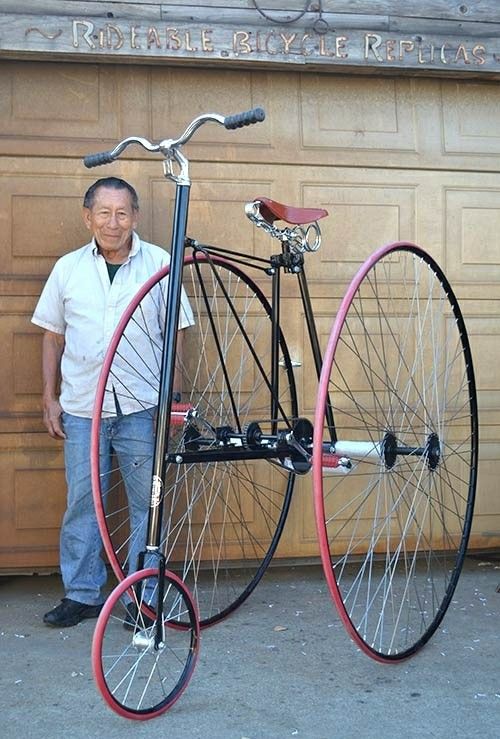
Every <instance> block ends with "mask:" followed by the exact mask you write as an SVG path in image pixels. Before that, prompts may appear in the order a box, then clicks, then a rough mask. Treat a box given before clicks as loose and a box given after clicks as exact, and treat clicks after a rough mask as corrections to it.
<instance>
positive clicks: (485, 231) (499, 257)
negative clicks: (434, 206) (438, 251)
mask: <svg viewBox="0 0 500 739" xmlns="http://www.w3.org/2000/svg"><path fill="white" fill-rule="evenodd" d="M464 179H467V180H468V183H469V184H468V186H467V185H465V184H464V185H463V186H462V187H460V188H454V187H445V189H444V197H445V209H446V241H445V243H446V269H447V274H448V277H449V279H450V280H451V281H454V280H466V281H467V282H470V283H474V282H481V281H484V282H488V283H497V284H498V282H500V251H499V250H498V248H495V246H494V245H495V244H498V236H499V234H500V186H497V187H494V186H489V187H484V186H483V187H482V186H481V184H480V181H478V180H479V178H477V177H476V178H474V179H475V180H476V184H475V185H474V182H473V178H471V177H469V178H464Z"/></svg>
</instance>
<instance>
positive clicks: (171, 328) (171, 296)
mask: <svg viewBox="0 0 500 739" xmlns="http://www.w3.org/2000/svg"><path fill="white" fill-rule="evenodd" d="M189 192H190V185H188V184H179V183H177V185H176V190H175V206H174V219H173V224H172V248H171V253H170V271H169V277H168V286H167V298H166V308H165V315H166V320H165V335H164V337H163V352H162V364H161V373H160V391H159V396H158V412H157V421H156V441H155V450H154V456H153V478H152V483H151V502H150V508H149V518H148V537H147V543H146V548H147V549H151V548H154V549H158V548H159V546H160V539H161V523H162V511H163V506H162V501H163V493H164V484H165V483H164V481H165V476H166V467H167V461H166V459H165V456H166V455H165V449H166V445H167V440H168V436H169V432H170V410H171V407H172V394H173V386H174V375H175V357H176V352H175V350H176V343H177V327H178V324H179V315H180V302H181V292H182V266H183V262H184V241H185V238H186V227H187V217H188V209H189ZM158 487H159V489H158Z"/></svg>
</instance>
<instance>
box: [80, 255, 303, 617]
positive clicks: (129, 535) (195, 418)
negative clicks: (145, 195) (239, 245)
mask: <svg viewBox="0 0 500 739" xmlns="http://www.w3.org/2000/svg"><path fill="white" fill-rule="evenodd" d="M167 279H168V268H166V269H163V270H161V271H160V272H159V273H157V274H156V275H155V276H154V277H152V278H151V279H150V280H149V281H148V282H147V283H146V284H145V285H144V287H143V288H142V289H141V290H140V291H139V293H138V295H137V296H136V297H135V298H134V300H133V301H132V303H131V305H130V306H129V308H128V309H127V311H126V313H125V315H124V316H123V318H122V320H121V322H120V325H119V326H118V329H117V331H116V332H115V335H114V337H113V339H112V341H111V344H110V347H109V350H108V353H107V355H106V358H105V361H104V365H103V372H102V374H101V379H100V382H99V387H98V391H97V398H96V406H95V412H94V420H93V430H92V475H93V489H94V499H95V505H96V510H97V515H98V520H99V523H100V528H101V533H102V536H103V541H104V545H105V548H106V552H107V554H108V558H109V560H110V562H111V565H112V567H113V569H114V571H115V573H116V575H117V577H118V578H123V577H124V574H125V573H126V572H127V570H130V569H133V568H134V567H135V563H133V564H132V565H130V563H129V559H130V556H131V555H130V552H137V551H138V550H141V549H144V543H145V528H146V520H147V513H148V505H149V489H148V490H147V491H138V492H137V491H134V490H133V484H132V483H131V480H132V478H133V475H134V473H135V474H136V473H137V466H142V467H143V468H144V469H146V470H151V456H152V449H153V444H152V441H151V440H150V443H149V446H147V447H146V448H145V450H144V454H143V456H142V457H141V459H137V460H136V461H135V465H134V466H133V468H132V469H130V470H127V469H123V468H122V469H120V466H119V464H118V461H117V463H116V464H114V465H112V466H111V468H108V467H107V466H106V464H105V461H104V459H103V457H100V455H99V436H100V432H101V427H102V426H103V424H104V423H105V418H104V417H105V415H106V411H108V412H111V413H113V412H115V413H116V410H114V409H115V408H116V407H117V406H118V407H119V408H120V409H123V408H125V407H127V408H130V407H131V406H132V407H133V406H136V407H137V408H138V409H139V410H140V409H149V412H150V414H151V416H152V417H155V414H156V402H157V397H158V391H159V375H160V365H161V328H162V327H161V326H160V327H158V325H157V324H158V318H157V316H158V315H163V314H164V303H165V291H166V286H165V283H166V281H167ZM183 286H184V289H185V291H186V294H187V295H188V297H189V301H190V305H191V308H192V311H193V315H194V321H193V320H190V321H187V322H188V323H189V322H190V323H192V324H193V325H190V326H189V327H187V328H184V329H182V331H179V339H178V344H179V345H180V346H179V351H178V353H177V358H176V375H177V378H176V385H177V387H181V388H182V403H180V404H178V405H176V406H174V408H173V413H172V416H171V418H172V427H171V435H170V438H169V441H168V454H169V455H172V456H171V459H174V458H175V459H180V458H181V457H184V456H185V453H186V451H190V450H191V451H192V450H193V448H194V449H198V448H199V446H198V445H197V439H198V438H199V437H201V436H203V437H206V438H210V435H211V434H212V436H213V443H211V444H207V443H206V442H205V445H204V446H203V448H201V447H200V453H201V454H203V450H207V449H212V450H213V449H217V448H218V447H219V446H220V445H221V435H223V434H224V433H226V431H228V430H233V431H236V432H241V433H244V432H245V429H247V428H248V427H249V426H250V424H252V423H254V424H255V423H258V424H259V428H260V429H261V430H262V432H263V433H266V432H267V433H271V431H272V430H274V431H275V429H276V426H279V427H280V428H285V429H286V428H289V427H290V424H291V422H292V421H291V419H292V418H293V417H295V416H296V413H297V411H296V394H295V386H294V380H293V373H292V369H291V362H290V358H289V354H288V350H287V347H286V344H285V341H284V339H283V337H282V336H281V340H280V353H281V356H282V365H283V366H284V369H282V370H280V378H279V379H280V383H279V385H280V386H279V393H278V394H276V393H273V391H272V389H271V385H270V378H271V327H272V322H271V320H270V315H271V308H270V305H269V303H268V301H267V299H266V298H265V297H264V295H263V293H262V292H261V290H260V289H259V288H258V287H257V285H256V284H255V283H254V282H253V281H252V280H251V279H250V278H249V277H248V276H246V275H245V274H244V273H243V272H242V271H241V269H240V268H239V267H238V266H237V265H235V264H231V263H229V262H227V261H226V260H224V259H222V258H219V257H211V258H208V257H206V256H205V255H204V254H202V253H201V252H195V253H194V254H193V256H189V257H186V259H185V263H184V268H183ZM181 334H182V337H181ZM273 400H274V403H273ZM214 429H218V431H217V438H216V437H215V436H214ZM293 482H294V474H293V473H291V472H290V470H288V469H286V467H285V466H284V465H283V464H282V463H278V462H277V461H276V460H269V461H266V460H263V459H260V460H259V459H253V460H252V459H247V460H236V461H230V462H229V461H214V460H213V458H212V460H211V461H208V462H207V461H205V460H204V459H203V458H202V457H200V458H199V459H198V461H194V462H192V463H189V462H188V463H181V464H170V465H169V467H168V470H167V478H166V480H165V484H164V498H163V506H164V510H163V530H162V549H163V552H164V554H165V556H166V559H167V565H168V568H169V569H170V570H173V571H175V572H176V573H178V574H179V576H180V577H181V578H182V579H183V581H184V582H186V584H187V586H188V587H189V589H190V591H191V592H192V594H193V597H194V599H195V602H196V603H197V607H198V610H199V613H200V619H201V623H202V625H203V626H205V625H208V624H211V623H214V622H216V621H218V620H219V619H221V618H222V617H224V616H225V615H227V614H228V613H230V612H231V611H232V610H233V609H234V608H236V606H238V605H239V604H240V603H242V602H243V601H244V600H245V599H246V598H247V597H248V595H249V594H250V593H251V592H252V590H253V589H254V588H255V586H256V585H257V583H258V581H259V580H260V578H261V577H262V575H263V574H264V571H265V569H266V567H267V565H268V564H269V562H270V560H271V558H272V556H273V553H274V551H275V550H276V547H277V544H278V541H279V538H280V535H281V532H282V530H283V526H284V523H285V519H286V516H287V513H288V508H289V505H290V500H291V495H292V489H293ZM127 486H128V487H127ZM124 488H125V490H124ZM141 496H142V498H141ZM139 498H141V499H142V501H143V503H142V514H141V513H140V512H139V513H138V511H137V506H136V507H135V509H134V506H132V504H131V503H130V501H131V500H132V499H135V500H137V499H139ZM139 508H140V505H139ZM134 510H135V512H134ZM131 512H132V513H133V515H134V522H133V523H132V524H131V523H130V518H131V516H130V514H131Z"/></svg>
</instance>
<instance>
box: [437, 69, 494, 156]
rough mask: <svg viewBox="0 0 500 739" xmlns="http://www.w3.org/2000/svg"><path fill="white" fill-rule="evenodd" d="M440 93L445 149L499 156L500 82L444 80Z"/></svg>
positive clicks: (457, 152) (452, 152)
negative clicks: (499, 83) (445, 81)
mask: <svg viewBox="0 0 500 739" xmlns="http://www.w3.org/2000/svg"><path fill="white" fill-rule="evenodd" d="M441 95H442V106H441V110H442V116H443V128H442V130H443V138H444V150H445V152H446V153H449V154H461V155H464V154H482V155H484V156H487V157H491V156H494V155H500V89H499V86H498V83H490V84H486V83H474V82H467V83H464V82H455V83H453V82H448V83H443V84H442V87H441Z"/></svg>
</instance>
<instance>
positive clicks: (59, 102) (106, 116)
mask: <svg viewBox="0 0 500 739" xmlns="http://www.w3.org/2000/svg"><path fill="white" fill-rule="evenodd" d="M0 101H1V102H0V117H1V119H2V133H3V135H8V134H10V135H12V136H36V137H38V138H40V139H50V138H52V137H56V136H57V137H63V138H101V137H111V138H114V137H117V136H118V135H119V134H118V131H119V120H118V112H119V109H120V106H119V100H118V89H117V85H116V74H115V69H114V68H108V67H106V66H105V65H104V66H98V65H93V64H89V65H80V64H40V63H39V62H24V63H23V64H19V63H16V62H3V63H2V74H1V75H0Z"/></svg>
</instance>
